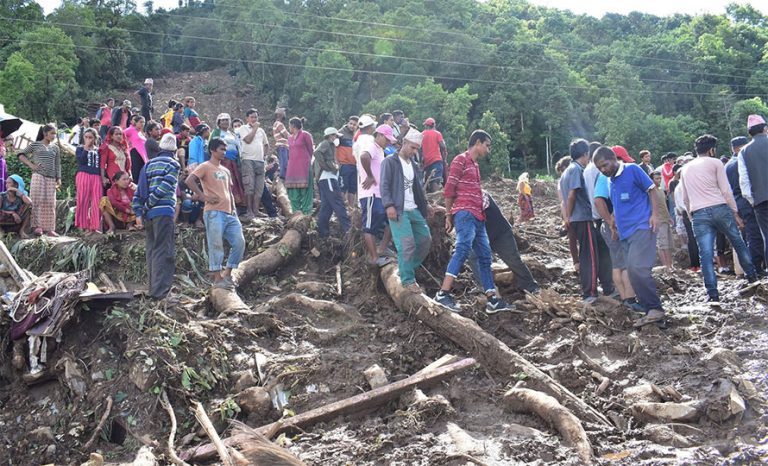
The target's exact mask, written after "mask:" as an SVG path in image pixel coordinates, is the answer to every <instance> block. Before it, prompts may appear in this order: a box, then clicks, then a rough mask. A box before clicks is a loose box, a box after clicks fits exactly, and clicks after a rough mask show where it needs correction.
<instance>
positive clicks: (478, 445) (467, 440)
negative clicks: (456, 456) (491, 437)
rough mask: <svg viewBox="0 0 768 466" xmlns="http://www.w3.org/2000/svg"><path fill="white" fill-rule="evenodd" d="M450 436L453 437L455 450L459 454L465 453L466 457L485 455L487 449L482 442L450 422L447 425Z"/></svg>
mask: <svg viewBox="0 0 768 466" xmlns="http://www.w3.org/2000/svg"><path fill="white" fill-rule="evenodd" d="M445 428H446V430H447V431H448V435H449V436H450V437H451V441H452V443H453V446H454V448H455V449H456V452H457V453H463V454H466V455H477V454H480V453H483V451H484V450H485V447H484V446H483V443H482V442H481V441H480V440H477V439H476V438H474V437H472V436H471V435H469V434H468V433H467V431H465V430H464V429H462V428H461V427H459V426H458V425H456V424H455V423H453V422H448V423H446V425H445Z"/></svg>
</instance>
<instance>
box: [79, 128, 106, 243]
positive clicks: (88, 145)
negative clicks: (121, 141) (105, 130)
mask: <svg viewBox="0 0 768 466" xmlns="http://www.w3.org/2000/svg"><path fill="white" fill-rule="evenodd" d="M98 147H99V146H98V135H97V134H96V130H94V129H93V128H88V129H86V130H85V131H84V132H83V144H82V145H81V146H78V147H77V149H76V150H75V159H76V160H77V175H76V176H75V188H76V189H75V194H76V202H77V204H76V207H75V227H77V228H80V229H82V230H86V231H88V232H97V231H101V211H100V210H99V201H100V200H101V194H102V192H103V182H102V180H101V156H100V155H99V149H98Z"/></svg>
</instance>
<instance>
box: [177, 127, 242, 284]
mask: <svg viewBox="0 0 768 466" xmlns="http://www.w3.org/2000/svg"><path fill="white" fill-rule="evenodd" d="M210 149H211V160H209V161H207V162H204V163H203V164H201V165H199V166H198V167H197V168H196V169H195V171H194V172H192V173H190V175H189V176H188V177H187V180H186V184H187V187H189V189H191V190H192V192H194V193H195V199H197V200H204V201H205V211H204V213H203V218H204V221H205V236H206V238H207V240H208V265H209V269H210V271H211V272H212V273H213V276H214V283H213V286H214V287H216V288H224V289H229V290H234V289H235V284H234V282H233V281H232V270H234V269H236V268H237V266H238V265H240V261H241V260H242V258H243V252H244V251H245V238H243V227H242V225H241V224H240V220H239V219H238V218H237V210H236V209H235V201H234V198H233V196H232V176H231V174H230V172H229V170H227V168H226V167H225V166H224V165H223V164H222V163H221V162H222V161H223V160H225V157H226V153H227V143H226V142H224V140H222V139H218V138H214V139H211V142H210ZM224 241H226V242H227V243H229V247H230V250H229V257H228V258H227V263H226V267H222V263H223V262H224Z"/></svg>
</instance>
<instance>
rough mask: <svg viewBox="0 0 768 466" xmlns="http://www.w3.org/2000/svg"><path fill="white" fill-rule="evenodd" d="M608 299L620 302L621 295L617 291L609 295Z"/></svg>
mask: <svg viewBox="0 0 768 466" xmlns="http://www.w3.org/2000/svg"><path fill="white" fill-rule="evenodd" d="M609 298H611V299H615V300H616V301H621V294H619V292H618V291H614V292H613V293H611V294H610V295H609Z"/></svg>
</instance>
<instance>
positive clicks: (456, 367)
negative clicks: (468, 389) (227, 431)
mask: <svg viewBox="0 0 768 466" xmlns="http://www.w3.org/2000/svg"><path fill="white" fill-rule="evenodd" d="M475 364H477V362H476V361H475V360H474V359H473V358H466V359H462V360H461V361H459V362H455V363H453V364H450V365H447V366H443V367H440V368H438V369H435V370H433V371H430V372H425V373H422V372H419V373H416V374H414V375H412V376H410V377H408V378H407V379H403V380H399V381H397V382H394V383H391V384H389V385H385V386H383V387H380V388H376V389H374V390H371V391H368V392H365V393H361V394H359V395H355V396H353V397H351V398H347V399H344V400H341V401H336V402H334V403H331V404H328V405H325V406H321V407H319V408H315V409H312V410H310V411H307V412H306V413H302V414H298V415H296V416H293V417H289V418H286V419H283V420H280V421H277V422H274V423H272V424H268V425H266V426H263V427H259V428H258V429H256V432H258V433H259V434H261V435H264V436H269V437H271V436H274V435H277V434H279V433H281V432H286V431H290V430H292V429H295V428H306V427H309V426H311V425H313V424H317V423H318V422H323V421H328V420H331V419H334V418H336V417H338V416H343V415H345V414H353V413H356V412H360V411H364V410H366V409H370V408H374V407H376V406H379V405H382V404H384V403H386V402H388V401H390V400H393V399H395V398H397V397H399V396H400V395H402V394H403V393H406V392H409V391H410V390H411V389H413V388H418V387H426V386H429V385H432V384H435V383H437V382H440V381H442V380H445V379H447V378H449V377H452V376H454V375H456V374H458V373H459V372H462V371H465V370H467V369H469V368H471V367H473V366H474V365H475ZM249 438H251V437H250V436H248V435H245V434H241V435H234V436H232V437H229V438H227V439H225V440H224V445H226V446H228V447H232V446H235V445H238V444H240V443H241V442H244V441H247V440H248V439H249ZM215 455H216V447H215V446H214V445H213V444H206V445H202V446H200V447H197V448H192V449H189V450H187V451H185V452H184V453H182V454H181V455H180V456H181V459H183V460H184V461H188V462H198V461H205V460H209V459H212V458H214V457H215Z"/></svg>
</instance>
